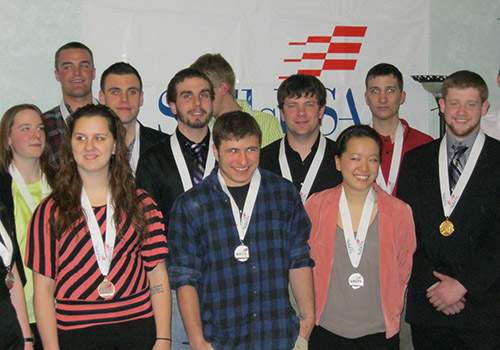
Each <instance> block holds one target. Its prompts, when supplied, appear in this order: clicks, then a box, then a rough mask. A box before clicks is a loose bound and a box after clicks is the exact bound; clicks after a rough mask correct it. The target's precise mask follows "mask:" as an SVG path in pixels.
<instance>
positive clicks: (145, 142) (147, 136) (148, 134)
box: [139, 123, 169, 158]
mask: <svg viewBox="0 0 500 350" xmlns="http://www.w3.org/2000/svg"><path fill="white" fill-rule="evenodd" d="M139 125H140V126H139V133H140V135H141V136H140V137H141V144H140V146H139V158H140V157H141V156H142V155H143V154H144V153H146V151H147V150H148V149H149V148H151V147H153V146H154V145H156V144H157V143H158V142H161V141H162V140H165V139H168V138H169V135H168V134H165V133H162V132H161V131H158V130H155V129H153V128H149V127H147V126H144V125H142V124H141V123H139Z"/></svg>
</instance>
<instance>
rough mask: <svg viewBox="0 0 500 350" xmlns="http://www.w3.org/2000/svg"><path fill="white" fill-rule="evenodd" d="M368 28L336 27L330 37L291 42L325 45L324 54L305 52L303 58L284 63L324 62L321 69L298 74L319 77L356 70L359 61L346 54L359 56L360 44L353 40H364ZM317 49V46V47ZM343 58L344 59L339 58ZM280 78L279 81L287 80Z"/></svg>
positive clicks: (293, 43)
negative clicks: (335, 72)
mask: <svg viewBox="0 0 500 350" xmlns="http://www.w3.org/2000/svg"><path fill="white" fill-rule="evenodd" d="M367 28H368V27H354V26H336V27H335V28H334V30H333V34H332V35H330V36H309V37H307V40H306V41H305V42H289V43H288V45H290V46H307V44H325V50H324V51H323V52H303V53H302V57H301V58H285V59H284V60H283V62H285V63H291V62H295V63H297V62H304V61H308V60H317V61H323V63H322V67H321V69H298V70H297V74H309V75H314V76H317V77H319V76H320V75H321V72H323V71H325V70H354V69H355V68H356V62H357V60H356V59H354V58H345V56H346V54H356V55H357V54H359V52H360V50H361V43H360V42H352V40H353V38H359V39H361V38H364V36H365V33H366V30H367ZM315 46H316V47H317V45H315ZM339 56H341V57H342V58H338V57H339ZM335 57H337V58H335ZM286 78H288V77H287V76H280V77H279V79H286Z"/></svg>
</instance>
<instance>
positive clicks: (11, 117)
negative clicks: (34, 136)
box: [0, 103, 54, 186]
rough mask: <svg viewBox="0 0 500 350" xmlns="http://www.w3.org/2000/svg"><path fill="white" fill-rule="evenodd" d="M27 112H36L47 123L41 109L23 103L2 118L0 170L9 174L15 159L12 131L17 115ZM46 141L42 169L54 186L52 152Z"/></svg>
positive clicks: (11, 108)
mask: <svg viewBox="0 0 500 350" xmlns="http://www.w3.org/2000/svg"><path fill="white" fill-rule="evenodd" d="M25 110H31V111H35V112H36V113H37V114H38V115H39V116H40V120H41V121H42V122H43V123H44V125H45V121H44V120H43V117H42V111H40V108H38V107H37V106H35V105H33V104H29V103H23V104H19V105H15V106H12V107H10V108H9V109H8V110H7V111H5V113H4V114H3V116H2V121H0V170H1V171H3V172H6V173H8V172H9V165H10V163H12V159H13V154H12V149H11V148H10V146H9V137H10V133H11V131H12V125H14V121H15V119H16V115H17V114H18V113H19V112H22V111H25ZM45 139H46V141H45V146H44V148H43V151H42V154H41V155H40V169H41V170H42V172H43V173H44V174H45V176H46V178H47V182H48V183H49V185H51V186H52V185H53V180H54V169H53V168H52V166H51V164H50V161H51V158H52V152H51V149H50V145H49V143H48V141H47V138H45Z"/></svg>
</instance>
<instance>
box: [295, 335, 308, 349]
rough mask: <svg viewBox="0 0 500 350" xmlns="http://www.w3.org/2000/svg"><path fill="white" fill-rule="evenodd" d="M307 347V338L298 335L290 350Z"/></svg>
mask: <svg viewBox="0 0 500 350" xmlns="http://www.w3.org/2000/svg"><path fill="white" fill-rule="evenodd" d="M308 348H309V343H308V342H307V340H306V339H304V338H302V337H301V336H300V335H299V337H298V338H297V341H296V342H295V346H294V347H293V349H292V350H307V349H308Z"/></svg>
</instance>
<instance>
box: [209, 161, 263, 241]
mask: <svg viewBox="0 0 500 350" xmlns="http://www.w3.org/2000/svg"><path fill="white" fill-rule="evenodd" d="M217 177H218V179H219V182H220V185H221V187H222V190H223V191H224V193H225V194H227V196H228V197H229V200H230V202H231V209H232V211H233V217H234V223H235V224H236V229H237V230H238V235H239V237H240V241H241V244H243V240H244V239H245V236H246V234H247V230H248V226H249V223H250V219H251V217H252V212H253V208H254V206H255V201H256V200H257V194H258V193H259V187H260V172H259V169H255V171H254V172H253V175H252V181H250V188H249V189H248V194H247V197H246V198H245V204H244V205H243V213H242V214H241V217H240V211H239V209H238V205H237V204H236V202H235V201H234V198H233V196H232V195H231V192H229V189H228V188H227V185H226V181H224V178H223V177H222V175H221V173H220V169H219V171H218V172H217Z"/></svg>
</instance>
